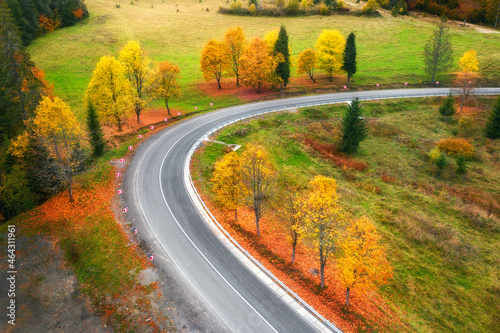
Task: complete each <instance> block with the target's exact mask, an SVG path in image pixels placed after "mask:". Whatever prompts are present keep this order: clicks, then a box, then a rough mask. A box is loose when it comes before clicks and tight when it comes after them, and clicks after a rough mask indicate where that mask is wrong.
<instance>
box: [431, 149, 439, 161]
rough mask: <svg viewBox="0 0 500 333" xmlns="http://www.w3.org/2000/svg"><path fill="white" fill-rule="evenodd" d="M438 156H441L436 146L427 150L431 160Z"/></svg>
mask: <svg viewBox="0 0 500 333" xmlns="http://www.w3.org/2000/svg"><path fill="white" fill-rule="evenodd" d="M439 156H441V152H440V151H439V149H438V148H433V149H432V150H431V151H430V152H429V158H430V159H431V161H432V162H434V161H436V160H437V159H438V158H439Z"/></svg>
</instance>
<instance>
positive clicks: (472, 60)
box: [454, 49, 480, 111]
mask: <svg viewBox="0 0 500 333" xmlns="http://www.w3.org/2000/svg"><path fill="white" fill-rule="evenodd" d="M476 55H477V54H476V51H474V50H472V49H471V50H469V51H467V52H465V53H464V55H463V57H461V58H460V60H459V61H458V64H459V66H460V72H458V73H457V77H456V79H455V81H454V84H455V86H457V87H458V92H459V94H460V111H462V109H463V107H464V105H465V103H467V101H468V100H469V98H470V96H471V95H472V94H473V93H474V90H475V89H476V87H477V86H478V83H479V79H480V75H479V73H478V71H479V62H478V60H477V57H476Z"/></svg>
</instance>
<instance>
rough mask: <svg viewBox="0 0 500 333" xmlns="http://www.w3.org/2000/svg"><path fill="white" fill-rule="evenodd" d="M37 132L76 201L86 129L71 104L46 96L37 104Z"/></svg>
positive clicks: (35, 127) (35, 121)
mask: <svg viewBox="0 0 500 333" xmlns="http://www.w3.org/2000/svg"><path fill="white" fill-rule="evenodd" d="M35 113H36V116H35V119H34V120H33V125H32V126H33V132H34V134H35V135H36V136H37V137H38V138H39V139H40V141H41V142H42V144H43V145H44V146H45V148H46V149H47V150H48V152H49V154H50V155H51V157H52V158H53V159H55V160H56V161H57V165H58V168H59V172H60V175H61V176H62V179H63V181H64V186H65V187H67V189H68V194H69V201H70V202H73V176H74V174H75V173H77V172H78V171H81V169H82V167H83V165H84V162H85V160H84V158H83V154H82V145H83V142H82V137H83V131H82V130H81V129H80V126H79V124H78V121H77V120H76V117H75V115H74V114H73V112H72V111H71V109H70V107H69V106H68V105H67V104H66V103H64V102H63V101H62V100H61V99H59V98H58V97H55V98H54V99H53V100H52V99H51V98H50V97H47V96H46V97H44V98H43V99H42V101H41V102H40V104H39V105H38V107H37V108H36V111H35Z"/></svg>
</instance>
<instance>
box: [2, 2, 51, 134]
mask: <svg viewBox="0 0 500 333" xmlns="http://www.w3.org/2000/svg"><path fill="white" fill-rule="evenodd" d="M34 68H35V65H34V64H33V62H32V61H31V60H30V56H29V54H28V53H27V52H26V49H25V47H24V45H23V43H22V39H21V35H20V32H19V29H18V28H17V26H16V25H15V23H14V20H13V18H12V15H11V13H10V10H9V8H8V7H7V5H6V3H5V1H4V2H0V110H1V112H0V133H8V134H14V133H16V132H17V131H19V130H20V129H21V128H23V127H24V122H25V121H26V120H27V119H28V118H30V117H31V116H32V115H33V113H34V111H35V108H36V106H37V105H38V102H39V101H40V99H41V95H42V94H43V89H44V87H43V84H42V83H41V82H40V81H39V80H38V79H37V77H36V76H35V74H34Z"/></svg>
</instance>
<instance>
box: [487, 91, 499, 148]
mask: <svg viewBox="0 0 500 333" xmlns="http://www.w3.org/2000/svg"><path fill="white" fill-rule="evenodd" d="M486 137H488V138H490V139H498V138H500V96H499V97H498V98H497V103H496V104H495V106H494V107H493V110H492V111H491V114H490V116H489V117H488V120H487V121H486Z"/></svg>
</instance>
